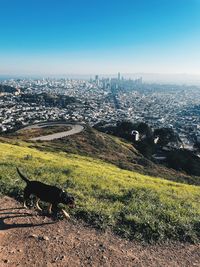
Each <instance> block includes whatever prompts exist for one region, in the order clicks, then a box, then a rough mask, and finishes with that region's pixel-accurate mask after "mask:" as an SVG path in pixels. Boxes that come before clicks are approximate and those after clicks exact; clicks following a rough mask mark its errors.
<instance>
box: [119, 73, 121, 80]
mask: <svg viewBox="0 0 200 267" xmlns="http://www.w3.org/2000/svg"><path fill="white" fill-rule="evenodd" d="M120 79H121V77H120V72H118V81H120Z"/></svg>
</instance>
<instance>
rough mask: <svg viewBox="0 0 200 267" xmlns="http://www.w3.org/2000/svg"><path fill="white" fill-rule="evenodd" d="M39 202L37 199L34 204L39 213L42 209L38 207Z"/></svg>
mask: <svg viewBox="0 0 200 267" xmlns="http://www.w3.org/2000/svg"><path fill="white" fill-rule="evenodd" d="M39 201H40V199H39V198H38V197H37V198H36V204H35V205H36V208H37V209H38V210H40V211H41V210H42V209H41V208H40V206H39Z"/></svg>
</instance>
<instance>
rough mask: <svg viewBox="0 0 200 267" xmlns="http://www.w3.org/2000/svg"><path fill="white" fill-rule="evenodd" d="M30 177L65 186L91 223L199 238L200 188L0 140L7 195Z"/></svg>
mask: <svg viewBox="0 0 200 267" xmlns="http://www.w3.org/2000/svg"><path fill="white" fill-rule="evenodd" d="M16 166H18V167H20V168H21V170H22V171H23V172H24V173H26V174H27V175H28V176H29V177H30V179H35V180H40V181H44V182H46V183H49V184H56V185H58V186H61V187H65V188H66V189H67V190H68V191H69V192H71V193H73V194H74V195H75V197H76V199H77V208H76V209H75V210H74V211H73V213H74V215H75V216H76V217H80V218H82V219H84V220H85V221H87V222H89V223H91V224H92V225H94V226H96V227H99V228H102V229H105V228H107V227H111V228H112V230H113V231H115V232H117V233H118V234H121V235H123V236H126V237H129V238H136V239H140V240H148V241H150V240H162V239H166V238H170V239H179V240H187V241H195V240H198V239H199V238H200V188H199V187H197V186H191V185H184V184H179V183H175V182H171V181H167V180H163V179H159V178H153V177H150V176H145V175H141V174H138V173H136V172H131V171H126V170H121V169H120V168H118V167H116V166H115V165H111V164H109V163H105V162H103V161H101V160H95V159H92V158H91V157H83V156H79V155H73V154H65V153H62V152H61V153H53V152H52V153H50V152H41V151H38V150H36V149H32V148H28V147H20V146H17V145H11V144H5V143H0V185H1V192H2V193H3V194H19V193H20V192H21V189H22V188H24V186H25V184H24V182H23V181H22V180H21V179H20V178H19V177H18V175H17V173H16Z"/></svg>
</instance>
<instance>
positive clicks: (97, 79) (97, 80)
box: [95, 75, 99, 85]
mask: <svg viewBox="0 0 200 267" xmlns="http://www.w3.org/2000/svg"><path fill="white" fill-rule="evenodd" d="M95 83H96V85H99V76H98V75H95Z"/></svg>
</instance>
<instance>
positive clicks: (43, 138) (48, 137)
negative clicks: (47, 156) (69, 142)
mask: <svg viewBox="0 0 200 267" xmlns="http://www.w3.org/2000/svg"><path fill="white" fill-rule="evenodd" d="M47 126H69V127H70V128H71V129H70V130H68V131H64V132H58V133H54V134H48V135H42V136H38V137H34V138H31V139H30V140H31V141H52V140H55V139H60V138H63V137H66V136H70V135H74V134H77V133H80V132H82V131H83V130H84V126H82V125H81V124H70V123H56V122H55V123H54V122H45V123H38V124H34V125H30V126H27V127H25V128H23V129H21V130H30V129H38V128H44V127H47Z"/></svg>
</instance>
